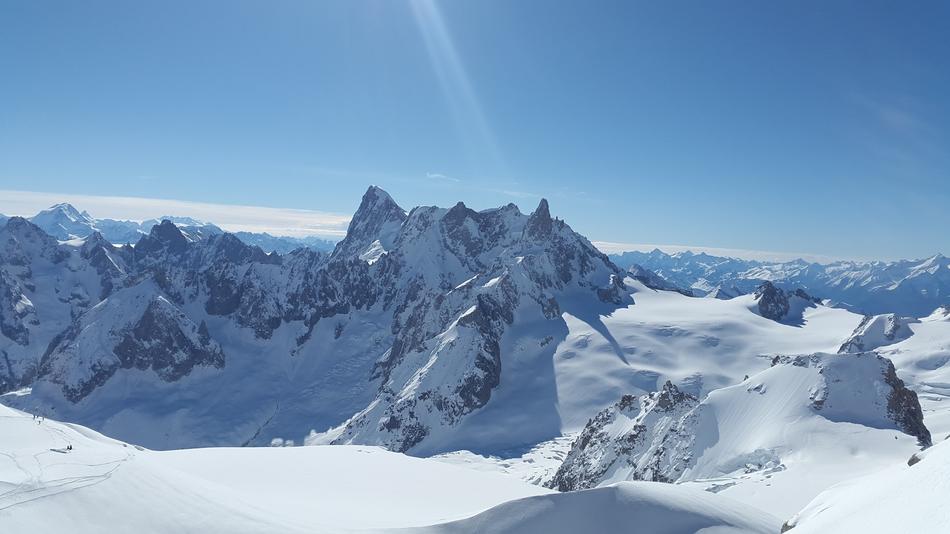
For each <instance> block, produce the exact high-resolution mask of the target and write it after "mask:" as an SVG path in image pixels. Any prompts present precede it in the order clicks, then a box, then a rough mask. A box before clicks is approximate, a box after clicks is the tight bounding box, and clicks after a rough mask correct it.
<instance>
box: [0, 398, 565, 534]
mask: <svg viewBox="0 0 950 534" xmlns="http://www.w3.org/2000/svg"><path fill="white" fill-rule="evenodd" d="M68 445H72V447H73V449H72V450H71V451H68V450H67V449H66V447H67V446H68ZM546 493H549V490H545V489H543V488H541V487H538V486H534V485H531V484H527V483H524V482H521V481H519V480H517V479H516V478H514V477H509V476H505V475H500V474H494V473H482V472H477V471H474V470H469V469H463V468H459V467H454V466H451V465H447V464H445V463H442V462H438V461H434V460H427V459H420V458H413V457H410V456H405V455H402V454H396V453H391V452H388V451H385V450H383V449H379V448H376V447H362V446H330V447H262V448H209V449H186V450H178V451H165V452H154V451H150V450H147V449H142V448H140V447H136V446H133V445H130V444H126V443H123V442H119V441H116V440H113V439H110V438H107V437H105V436H103V435H101V434H99V433H96V432H94V431H91V430H89V429H86V428H84V427H81V426H78V425H70V424H63V423H59V422H56V421H53V420H49V419H47V420H43V421H42V422H39V421H38V420H34V419H33V417H32V416H31V415H30V414H27V413H24V412H20V411H17V410H14V409H11V408H6V407H3V406H0V525H2V527H3V531H4V532H70V533H74V534H85V533H98V532H104V531H109V530H113V529H119V530H121V531H124V532H136V533H178V532H195V533H198V532H203V533H204V532H211V533H218V532H220V533H245V532H247V533H251V532H256V533H259V532H301V533H302V532H311V533H322V532H341V531H347V530H350V529H383V528H385V529H390V528H397V527H399V528H402V527H410V526H421V525H427V524H435V523H441V522H445V521H450V520H456V519H461V518H465V517H468V516H471V515H473V514H476V513H478V512H481V511H483V510H486V509H488V508H490V507H492V506H494V505H497V504H500V503H502V502H505V501H508V500H512V499H517V498H522V497H528V496H534V495H542V494H546Z"/></svg>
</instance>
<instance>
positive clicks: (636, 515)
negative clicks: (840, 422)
mask: <svg viewBox="0 0 950 534" xmlns="http://www.w3.org/2000/svg"><path fill="white" fill-rule="evenodd" d="M780 524H781V521H780V520H779V519H776V518H775V517H773V516H770V515H769V514H766V513H763V512H760V511H758V510H755V509H754V508H751V507H749V506H746V505H743V504H740V503H738V502H735V501H732V500H731V499H728V498H724V497H721V496H718V495H714V494H711V493H708V492H704V491H700V490H696V489H691V488H685V487H682V486H672V485H668V484H659V483H655V482H621V483H619V484H616V485H613V486H607V487H603V488H597V489H593V490H586V491H579V492H574V493H561V494H557V495H543V496H538V497H529V498H526V499H521V500H517V501H513V502H508V503H505V504H502V505H499V506H496V507H495V508H492V509H491V510H488V511H486V512H483V513H481V514H478V515H476V516H475V517H472V518H469V519H463V520H461V521H457V522H454V523H449V524H446V525H438V526H434V527H428V528H422V529H413V530H411V531H410V532H413V533H418V534H476V533H477V534H576V533H579V532H585V533H590V534H608V533H615V532H627V533H630V534H693V533H707V534H713V533H721V534H727V533H733V534H738V533H747V534H749V533H759V534H772V533H775V532H777V531H778V529H779V525H780Z"/></svg>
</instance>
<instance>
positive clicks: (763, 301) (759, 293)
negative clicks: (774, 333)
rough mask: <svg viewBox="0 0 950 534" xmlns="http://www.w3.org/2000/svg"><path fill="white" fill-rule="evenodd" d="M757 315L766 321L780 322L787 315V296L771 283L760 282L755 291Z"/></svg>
mask: <svg viewBox="0 0 950 534" xmlns="http://www.w3.org/2000/svg"><path fill="white" fill-rule="evenodd" d="M755 300H756V302H757V303H758V307H759V315H761V316H762V317H765V318H766V319H771V320H773V321H779V322H781V321H782V319H784V318H785V317H786V316H787V315H788V296H787V295H785V292H784V291H782V290H781V289H779V288H777V287H775V286H774V285H773V284H772V282H762V285H760V286H759V287H758V289H756V290H755Z"/></svg>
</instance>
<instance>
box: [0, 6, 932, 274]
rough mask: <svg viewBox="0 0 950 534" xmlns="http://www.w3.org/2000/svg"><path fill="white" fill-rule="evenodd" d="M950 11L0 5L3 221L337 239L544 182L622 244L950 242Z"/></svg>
mask: <svg viewBox="0 0 950 534" xmlns="http://www.w3.org/2000/svg"><path fill="white" fill-rule="evenodd" d="M948 27H950V3H947V2H938V1H927V0H922V1H919V2H906V3H904V2H884V1H875V0H861V1H845V0H836V1H833V2H827V1H809V0H805V1H794V2H791V1H789V2H755V1H751V0H750V1H742V2H739V1H730V0H721V1H716V2H696V1H677V0H671V1H664V2H639V1H634V0H622V1H608V0H595V1H592V2H581V1H573V2H560V1H555V0H544V1H540V0H519V1H517V2H511V1H507V0H480V1H478V2H470V1H461V0H453V1H442V2H438V1H427V0H415V1H398V0H365V1H360V0H340V1H335V0H320V1H313V0H275V1H272V2H259V1H255V2H249V1H242V0H229V1H223V0H222V1H203V0H189V1H179V0H165V1H162V2H127V1H104V0H90V1H86V2H73V1H66V0H62V1H57V0H50V1H44V2H29V1H7V2H0V212H3V213H8V214H25V213H13V211H14V210H16V209H24V206H27V205H30V206H33V204H29V203H30V202H34V203H35V202H39V200H38V199H50V200H53V199H57V198H62V199H63V200H66V199H67V198H72V199H76V198H81V199H85V200H86V202H84V203H78V202H77V203H76V204H77V206H78V207H79V208H81V209H87V210H89V211H90V212H91V213H92V215H94V216H97V217H121V218H138V219H145V218H150V217H154V216H157V215H161V214H173V215H179V214H180V215H186V214H187V215H193V214H192V213H191V212H189V213H169V212H168V211H167V209H172V208H176V207H177V208H178V209H186V208H182V206H186V207H190V208H187V209H191V208H195V209H198V213H197V214H196V215H198V216H200V215H201V209H199V208H200V207H201V206H205V208H204V209H205V210H206V211H207V212H208V213H209V214H210V215H209V216H206V217H204V218H206V219H210V220H212V221H214V218H216V217H221V216H222V214H226V215H228V216H230V217H232V218H238V219H239V218H241V217H246V218H247V219H248V220H247V221H244V222H246V223H247V224H249V225H252V226H253V227H254V228H271V229H274V230H282V229H283V230H286V231H285V232H284V233H288V232H302V233H307V232H312V233H318V234H321V235H325V236H327V237H334V236H335V237H339V233H340V232H341V229H342V228H343V227H344V226H345V220H346V218H347V217H349V216H350V215H351V214H352V212H353V211H354V210H355V209H356V207H357V205H358V204H359V201H360V197H361V195H362V193H363V192H364V191H365V190H366V188H367V187H368V186H369V185H370V184H375V185H378V186H380V187H382V188H384V189H385V190H387V191H388V192H389V193H390V194H392V196H393V197H394V199H395V200H396V201H397V202H399V203H400V205H402V206H403V207H404V208H406V209H409V208H411V207H413V206H416V205H441V206H451V205H453V204H455V203H456V202H457V201H459V200H462V201H464V202H465V203H466V204H467V205H468V206H470V207H473V208H475V209H485V208H489V207H495V206H499V205H503V204H507V203H509V202H514V203H515V204H518V205H519V206H520V207H521V208H522V210H523V211H525V212H530V211H532V210H533V209H534V208H535V206H536V205H537V203H538V202H539V200H540V198H541V197H545V198H547V199H548V200H549V201H550V203H551V210H552V213H553V214H555V215H557V216H559V217H561V218H563V219H565V220H567V222H568V223H569V224H570V225H571V226H572V227H573V228H574V229H575V230H577V231H579V232H581V233H583V234H584V235H586V236H588V237H589V238H590V239H592V240H595V241H599V242H609V243H612V244H614V245H617V246H619V248H621V249H622V248H624V245H625V244H628V245H629V247H630V248H632V247H634V246H638V245H633V244H638V243H640V244H642V243H665V244H676V245H680V246H683V245H687V246H692V247H694V248H697V249H698V248H700V247H706V248H717V249H729V250H745V251H778V252H782V253H797V254H811V255H815V256H816V257H817V256H822V257H843V258H880V259H892V258H900V257H908V258H916V257H925V256H930V255H932V254H934V253H935V252H944V253H950V237H948V235H950V234H948V232H947V231H946V227H947V222H948V216H947V214H948V213H950V210H948V206H950V98H947V95H948V94H950V38H948V37H947V28H948ZM44 195H46V196H44ZM129 198H137V199H138V200H136V201H134V202H132V201H129V200H128V199H129ZM44 202H45V201H44ZM50 203H53V202H50ZM83 204H85V205H83ZM31 209H32V207H31ZM118 213H123V214H128V213H131V215H117V214H118ZM139 213H140V214H141V216H140V217H136V216H135V215H136V214H139ZM294 214H296V215H294ZM193 216H195V215H193ZM271 216H272V217H273V218H274V221H273V224H271V223H269V222H268V220H269V219H267V217H271ZM295 217H297V218H296V219H295ZM298 219H299V220H300V221H301V223H300V225H301V227H302V228H303V230H300V229H299V228H291V227H293V226H294V224H296V223H294V221H295V220H298ZM214 222H217V221H214ZM233 224H235V225H238V224H242V221H240V220H238V221H237V222H234V223H233ZM255 225H256V226H255ZM268 225H270V226H268Z"/></svg>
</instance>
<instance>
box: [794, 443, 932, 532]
mask: <svg viewBox="0 0 950 534" xmlns="http://www.w3.org/2000/svg"><path fill="white" fill-rule="evenodd" d="M916 457H917V458H918V459H919V460H920V461H919V462H917V463H914V465H908V463H909V462H899V463H896V464H895V465H893V466H892V467H890V468H888V469H885V470H882V471H879V472H877V473H874V474H872V475H868V476H865V477H859V478H855V479H853V480H849V481H847V482H844V483H841V484H838V485H836V486H834V487H832V488H830V489H828V490H827V491H825V492H823V493H822V494H821V495H819V496H818V497H816V498H815V499H814V500H813V501H812V502H811V503H809V504H808V506H806V507H805V508H804V509H803V510H802V511H801V512H800V513H798V514H797V515H796V516H795V517H793V518H792V519H790V520H789V521H788V525H789V526H792V527H793V528H792V530H791V532H793V533H794V534H817V533H824V532H835V533H837V534H849V533H854V534H868V533H892V532H947V529H948V528H950V499H948V498H947V496H948V495H950V441H943V442H941V443H937V444H936V445H934V446H933V447H932V448H930V449H929V450H927V451H925V452H923V453H918V454H917V455H916Z"/></svg>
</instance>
